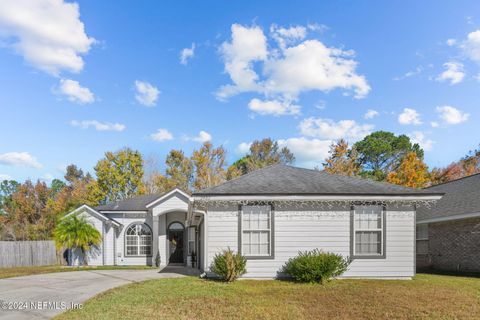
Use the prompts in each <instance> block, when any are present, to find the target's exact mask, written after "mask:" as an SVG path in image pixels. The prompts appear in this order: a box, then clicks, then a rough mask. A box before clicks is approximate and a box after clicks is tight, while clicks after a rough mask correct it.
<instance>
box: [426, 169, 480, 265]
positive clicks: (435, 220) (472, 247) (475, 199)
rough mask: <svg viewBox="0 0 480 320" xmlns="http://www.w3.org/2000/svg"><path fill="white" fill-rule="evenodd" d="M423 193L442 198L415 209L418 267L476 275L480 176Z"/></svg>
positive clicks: (479, 241)
mask: <svg viewBox="0 0 480 320" xmlns="http://www.w3.org/2000/svg"><path fill="white" fill-rule="evenodd" d="M425 190H428V191H430V192H442V193H445V196H444V197H443V198H442V199H441V200H439V201H438V202H437V204H436V205H435V206H432V207H430V208H428V207H423V208H419V209H418V215H417V264H418V267H419V268H433V269H438V270H446V271H475V272H480V174H475V175H472V176H469V177H464V178H461V179H458V180H454V181H450V182H447V183H443V184H439V185H436V186H433V187H430V188H427V189H425Z"/></svg>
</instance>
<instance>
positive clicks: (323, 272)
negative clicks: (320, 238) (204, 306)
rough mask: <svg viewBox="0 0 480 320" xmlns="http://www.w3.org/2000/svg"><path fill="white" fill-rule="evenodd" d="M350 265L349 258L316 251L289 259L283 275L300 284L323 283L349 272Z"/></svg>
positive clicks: (306, 252)
mask: <svg viewBox="0 0 480 320" xmlns="http://www.w3.org/2000/svg"><path fill="white" fill-rule="evenodd" d="M349 264H350V259H349V258H344V257H343V256H342V255H339V254H335V253H330V252H323V251H321V250H318V249H314V250H312V251H305V252H299V254H298V256H296V257H295V258H291V259H289V260H288V261H287V263H286V264H285V265H284V266H283V268H282V273H284V274H286V275H289V276H291V277H292V278H293V279H294V280H295V281H298V282H310V283H312V282H319V283H323V282H324V281H325V280H329V279H331V278H334V277H338V276H340V275H341V274H343V273H344V272H345V271H347V268H348V265H349Z"/></svg>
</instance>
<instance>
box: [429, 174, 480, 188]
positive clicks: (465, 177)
mask: <svg viewBox="0 0 480 320" xmlns="http://www.w3.org/2000/svg"><path fill="white" fill-rule="evenodd" d="M478 175H480V172H477V173H474V174H471V175H468V176H463V177H461V178H458V179H455V180H450V181H446V182H442V183H439V184H435V185H433V186H429V187H425V188H424V189H430V188H433V187H438V186H442V185H444V184H448V183H452V182H457V181H460V180H463V179H467V178H471V177H474V176H478Z"/></svg>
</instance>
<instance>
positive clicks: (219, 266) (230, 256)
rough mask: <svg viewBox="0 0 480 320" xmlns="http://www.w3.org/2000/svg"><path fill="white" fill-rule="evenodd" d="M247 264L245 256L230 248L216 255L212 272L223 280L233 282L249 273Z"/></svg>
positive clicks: (211, 268)
mask: <svg viewBox="0 0 480 320" xmlns="http://www.w3.org/2000/svg"><path fill="white" fill-rule="evenodd" d="M246 264H247V259H245V257H244V256H242V255H241V254H239V253H235V252H233V251H232V250H231V249H230V248H228V249H227V250H223V251H222V252H221V253H217V254H216V255H215V257H214V258H213V262H212V265H211V266H210V270H211V271H212V272H214V273H216V274H217V275H218V276H219V277H220V278H221V279H222V280H224V281H226V282H232V281H235V280H236V279H237V278H238V277H240V276H241V275H243V274H245V272H247V269H246V268H245V266H246Z"/></svg>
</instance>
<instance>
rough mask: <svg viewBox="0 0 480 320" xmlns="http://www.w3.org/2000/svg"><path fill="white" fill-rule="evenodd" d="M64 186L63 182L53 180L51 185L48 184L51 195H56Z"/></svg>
mask: <svg viewBox="0 0 480 320" xmlns="http://www.w3.org/2000/svg"><path fill="white" fill-rule="evenodd" d="M65 186H66V185H65V182H63V181H62V180H60V179H53V180H52V183H51V184H50V188H52V192H53V194H58V193H59V192H60V191H61V190H62V189H63V188H65Z"/></svg>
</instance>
